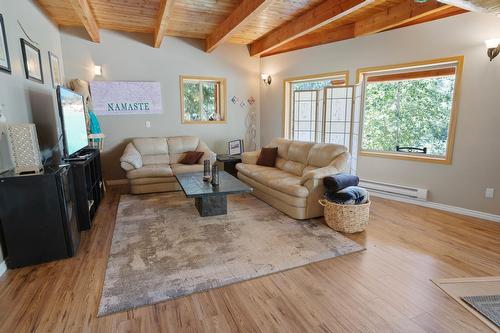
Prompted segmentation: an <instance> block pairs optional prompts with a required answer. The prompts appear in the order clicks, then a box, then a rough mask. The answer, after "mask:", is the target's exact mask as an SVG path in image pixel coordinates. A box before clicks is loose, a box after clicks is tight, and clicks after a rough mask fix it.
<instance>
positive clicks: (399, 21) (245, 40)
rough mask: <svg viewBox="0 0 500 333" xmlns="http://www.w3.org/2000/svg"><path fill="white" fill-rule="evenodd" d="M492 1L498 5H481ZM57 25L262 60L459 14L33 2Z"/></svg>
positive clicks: (358, 7)
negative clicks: (232, 50)
mask: <svg viewBox="0 0 500 333" xmlns="http://www.w3.org/2000/svg"><path fill="white" fill-rule="evenodd" d="M489 1H500V0H489ZM37 2H38V3H39V4H40V6H41V7H42V8H43V9H44V11H45V12H46V13H47V15H48V16H49V17H50V18H51V19H52V20H53V21H54V22H55V23H56V24H58V25H59V26H80V27H84V28H85V29H86V30H87V32H88V34H89V39H90V40H92V41H94V42H97V43H98V42H99V40H100V37H99V29H111V30H120V31H128V32H141V33H148V34H152V36H153V41H152V45H153V46H154V47H160V45H161V43H162V40H163V37H164V36H165V35H168V36H177V37H189V38H199V39H204V40H205V48H206V51H207V52H211V51H212V50H214V49H215V48H216V47H217V46H219V45H220V44H222V43H223V42H231V43H239V44H246V45H248V49H249V52H250V55H252V56H269V55H273V54H278V53H283V52H288V51H291V50H297V49H302V48H306V47H311V46H315V45H320V44H325V43H331V42H336V41H341V40H345V39H349V38H355V37H357V36H363V35H367V34H373V33H378V32H381V31H386V30H390V29H396V28H400V27H404V26H408V25H412V24H419V23H423V22H428V21H432V20H436V19H440V18H444V17H448V16H451V15H457V14H461V13H464V12H466V10H464V9H461V8H459V7H454V6H453V5H449V4H443V3H440V2H437V1H436V0H428V1H427V2H424V3H417V2H415V0H69V1H68V0H37Z"/></svg>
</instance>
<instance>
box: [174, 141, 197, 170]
mask: <svg viewBox="0 0 500 333" xmlns="http://www.w3.org/2000/svg"><path fill="white" fill-rule="evenodd" d="M199 143H200V139H199V138H198V137H196V136H173V137H171V138H168V151H169V155H170V164H176V163H179V162H180V160H182V159H183V158H184V156H185V155H186V152H188V151H196V150H197V147H198V144H199Z"/></svg>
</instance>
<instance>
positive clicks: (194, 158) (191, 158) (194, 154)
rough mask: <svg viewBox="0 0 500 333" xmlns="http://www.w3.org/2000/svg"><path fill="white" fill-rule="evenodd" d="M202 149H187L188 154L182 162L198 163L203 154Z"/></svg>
mask: <svg viewBox="0 0 500 333" xmlns="http://www.w3.org/2000/svg"><path fill="white" fill-rule="evenodd" d="M203 154H204V153H203V152H202V151H187V152H186V155H184V157H183V158H182V160H180V161H179V163H181V164H196V163H198V161H199V160H200V158H201V157H202V156H203Z"/></svg>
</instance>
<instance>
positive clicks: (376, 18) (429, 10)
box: [354, 0, 451, 36]
mask: <svg viewBox="0 0 500 333" xmlns="http://www.w3.org/2000/svg"><path fill="white" fill-rule="evenodd" d="M450 7H451V6H449V5H445V4H442V3H440V2H437V1H436V0H430V1H428V2H425V3H417V2H415V1H414V0H405V1H403V2H402V3H400V4H398V5H396V6H393V7H391V8H389V9H387V10H385V11H383V12H381V13H378V14H376V15H373V16H371V17H369V18H367V19H365V20H362V21H358V22H356V25H355V28H354V35H355V36H363V35H368V34H374V33H377V32H380V31H384V30H388V29H391V28H393V27H396V26H399V25H402V24H405V23H407V22H409V21H412V20H418V19H419V18H420V17H423V16H427V15H432V14H434V13H436V12H439V11H442V10H447V9H449V8H450Z"/></svg>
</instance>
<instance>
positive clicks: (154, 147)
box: [132, 138, 168, 155]
mask: <svg viewBox="0 0 500 333" xmlns="http://www.w3.org/2000/svg"><path fill="white" fill-rule="evenodd" d="M132 142H133V143H134V146H135V148H136V149H137V150H138V151H139V153H141V155H159V154H168V145H167V138H136V139H134V140H132Z"/></svg>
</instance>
